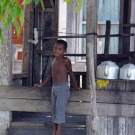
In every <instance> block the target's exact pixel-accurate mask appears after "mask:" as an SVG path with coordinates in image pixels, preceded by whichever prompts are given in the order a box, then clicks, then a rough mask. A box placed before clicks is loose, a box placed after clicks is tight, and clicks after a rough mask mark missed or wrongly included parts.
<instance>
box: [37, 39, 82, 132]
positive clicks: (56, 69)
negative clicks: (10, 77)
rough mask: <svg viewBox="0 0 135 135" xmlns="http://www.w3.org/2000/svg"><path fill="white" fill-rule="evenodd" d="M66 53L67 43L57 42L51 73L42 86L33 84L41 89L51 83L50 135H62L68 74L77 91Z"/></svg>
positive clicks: (67, 94)
mask: <svg viewBox="0 0 135 135" xmlns="http://www.w3.org/2000/svg"><path fill="white" fill-rule="evenodd" d="M66 52H67V42H66V41H64V40H58V41H57V42H56V44H55V46H54V49H53V53H54V56H55V59H54V60H53V62H52V65H51V72H50V75H49V76H48V78H47V79H46V80H45V81H44V82H43V83H42V84H35V85H34V86H35V87H43V86H44V85H46V84H47V83H48V82H49V81H51V80H52V81H53V86H52V92H51V102H52V119H53V133H52V135H62V133H61V129H62V123H65V108H66V104H67V101H68V98H69V95H70V91H69V87H68V72H69V74H70V77H71V79H72V81H73V83H74V86H75V88H76V89H77V90H80V87H78V86H77V83H76V80H75V76H74V74H73V72H72V67H71V61H70V60H69V59H68V58H66V57H64V56H63V54H64V53H66Z"/></svg>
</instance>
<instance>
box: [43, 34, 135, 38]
mask: <svg viewBox="0 0 135 135" xmlns="http://www.w3.org/2000/svg"><path fill="white" fill-rule="evenodd" d="M88 35H89V34H88ZM88 35H87V34H86V35H70V36H52V37H42V38H41V39H44V40H48V39H58V38H86V37H87V36H88ZM91 35H92V34H91ZM93 35H95V34H93ZM134 35H135V34H134V33H130V34H111V35H110V37H121V36H122V37H129V36H134ZM105 37H106V35H97V38H105Z"/></svg>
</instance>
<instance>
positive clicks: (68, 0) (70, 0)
mask: <svg viewBox="0 0 135 135" xmlns="http://www.w3.org/2000/svg"><path fill="white" fill-rule="evenodd" d="M64 1H65V2H67V3H68V4H69V5H70V4H71V3H72V0H64Z"/></svg>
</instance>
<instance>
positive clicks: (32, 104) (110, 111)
mask: <svg viewBox="0 0 135 135" xmlns="http://www.w3.org/2000/svg"><path fill="white" fill-rule="evenodd" d="M0 110H1V111H24V112H51V101H47V100H37V99H33V100H29V99H3V98H0ZM91 110H92V105H91V104H90V103H86V102H84V103H83V102H68V105H67V107H66V113H71V114H82V115H92V111H91ZM129 110H130V111H129ZM97 112H98V113H97V114H98V115H99V116H117V117H135V105H122V104H105V103H97Z"/></svg>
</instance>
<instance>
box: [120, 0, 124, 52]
mask: <svg viewBox="0 0 135 135" xmlns="http://www.w3.org/2000/svg"><path fill="white" fill-rule="evenodd" d="M123 16H124V0H120V20H119V21H120V23H119V29H120V30H119V33H120V34H123ZM122 53H123V37H122V36H121V37H119V54H122Z"/></svg>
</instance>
